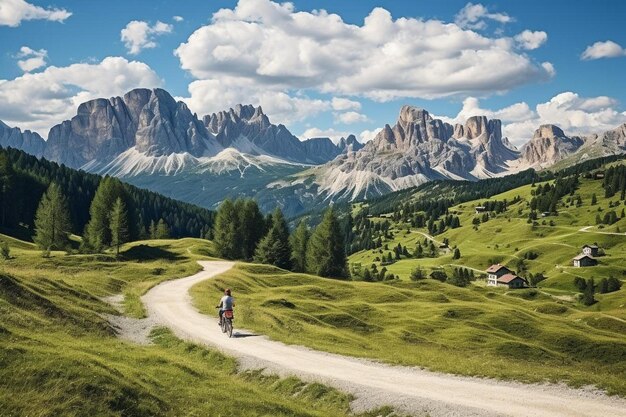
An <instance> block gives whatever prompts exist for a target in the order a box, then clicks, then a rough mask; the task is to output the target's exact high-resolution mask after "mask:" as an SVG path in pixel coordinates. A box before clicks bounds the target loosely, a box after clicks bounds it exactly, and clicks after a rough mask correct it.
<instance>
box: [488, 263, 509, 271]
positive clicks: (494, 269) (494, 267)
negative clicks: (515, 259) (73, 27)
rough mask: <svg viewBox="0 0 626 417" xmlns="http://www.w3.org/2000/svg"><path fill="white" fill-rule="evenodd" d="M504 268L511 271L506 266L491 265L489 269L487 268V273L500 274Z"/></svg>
mask: <svg viewBox="0 0 626 417" xmlns="http://www.w3.org/2000/svg"><path fill="white" fill-rule="evenodd" d="M502 268H504V269H506V270H507V271H510V269H509V268H507V267H506V266H504V265H500V264H495V265H491V266H490V267H489V268H487V272H490V273H493V272H498V271H499V270H501V269H502Z"/></svg>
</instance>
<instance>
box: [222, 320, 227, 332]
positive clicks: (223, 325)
mask: <svg viewBox="0 0 626 417" xmlns="http://www.w3.org/2000/svg"><path fill="white" fill-rule="evenodd" d="M227 322H228V319H226V318H225V317H222V333H226V323H227Z"/></svg>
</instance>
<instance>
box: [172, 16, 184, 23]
mask: <svg viewBox="0 0 626 417" xmlns="http://www.w3.org/2000/svg"><path fill="white" fill-rule="evenodd" d="M172 19H174V22H182V21H183V20H185V19H184V18H183V17H182V16H174V17H172Z"/></svg>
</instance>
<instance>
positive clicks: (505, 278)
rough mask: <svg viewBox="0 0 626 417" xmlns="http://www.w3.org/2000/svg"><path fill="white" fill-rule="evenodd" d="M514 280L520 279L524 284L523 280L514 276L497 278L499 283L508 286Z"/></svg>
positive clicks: (507, 275)
mask: <svg viewBox="0 0 626 417" xmlns="http://www.w3.org/2000/svg"><path fill="white" fill-rule="evenodd" d="M516 279H521V280H522V281H524V282H526V280H525V279H524V278H522V277H518V276H517V275H515V274H504V275H502V276H501V277H500V278H498V282H501V283H503V284H508V283H510V282H511V281H515V280H516Z"/></svg>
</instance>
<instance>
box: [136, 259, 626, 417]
mask: <svg viewBox="0 0 626 417" xmlns="http://www.w3.org/2000/svg"><path fill="white" fill-rule="evenodd" d="M200 264H201V265H202V266H203V267H204V270H203V271H201V272H199V273H197V274H195V275H193V276H190V277H187V278H182V279H178V280H173V281H168V282H164V283H162V284H159V285H158V286H156V287H154V288H153V289H151V290H150V291H149V292H148V293H147V294H146V295H145V296H144V297H143V298H142V300H143V302H144V303H145V305H146V307H147V309H148V312H149V316H150V320H151V321H153V322H154V323H157V324H161V325H165V326H168V327H169V328H171V329H172V330H173V331H174V332H175V333H176V334H177V335H178V336H179V337H181V338H184V339H187V340H192V341H194V342H198V343H202V344H206V345H210V346H213V347H216V348H218V349H220V350H221V351H223V352H225V353H227V354H229V355H232V356H234V357H237V358H239V360H240V362H241V364H242V366H244V367H246V368H266V369H268V370H269V371H272V372H276V373H278V374H280V375H295V376H297V377H300V378H302V379H304V380H309V381H319V382H323V383H325V384H328V385H331V386H334V387H336V388H338V389H340V390H342V391H345V392H349V393H352V394H354V395H355V396H356V398H357V399H356V400H355V402H354V403H353V409H354V410H355V411H361V410H365V409H371V408H375V407H379V406H383V405H390V406H392V407H394V408H395V409H397V410H398V411H401V412H405V413H410V414H413V415H419V416H421V415H429V416H433V417H438V416H463V417H465V416H542V417H557V416H558V417H562V416H589V417H618V416H619V417H624V416H626V400H624V399H620V398H615V397H609V396H606V395H604V394H602V393H600V392H597V391H596V390H593V389H572V388H568V387H566V386H563V385H555V384H522V383H515V382H503V381H497V380H492V379H480V378H470V377H459V376H453V375H447V374H440V373H435V372H429V371H424V370H421V369H417V368H410V367H399V366H389V365H385V364H381V363H377V362H375V361H370V360H362V359H355V358H350V357H344V356H340V355H335V354H330V353H324V352H318V351H314V350H311V349H307V348H304V347H299V346H291V345H285V344H283V343H280V342H275V341H271V340H269V339H268V338H267V337H264V336H260V335H255V334H254V333H252V332H248V331H243V330H238V329H235V334H234V336H233V338H232V339H229V338H228V337H226V336H225V335H224V334H222V333H221V331H220V329H219V327H218V326H217V320H216V319H215V318H213V317H208V316H206V315H203V314H200V313H199V312H198V311H197V310H196V309H195V308H194V307H193V306H192V303H191V297H190V295H189V289H190V288H191V287H192V286H193V285H195V284H197V283H199V282H201V281H204V280H206V279H210V278H212V277H214V276H216V275H218V274H220V273H223V272H225V271H227V270H228V269H230V268H231V267H232V266H233V263H231V262H213V261H205V262H200ZM218 296H219V294H216V299H217V297H218ZM235 327H236V322H235ZM512 360H518V359H515V358H513V359H512ZM590 372H593V370H591V369H590Z"/></svg>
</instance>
